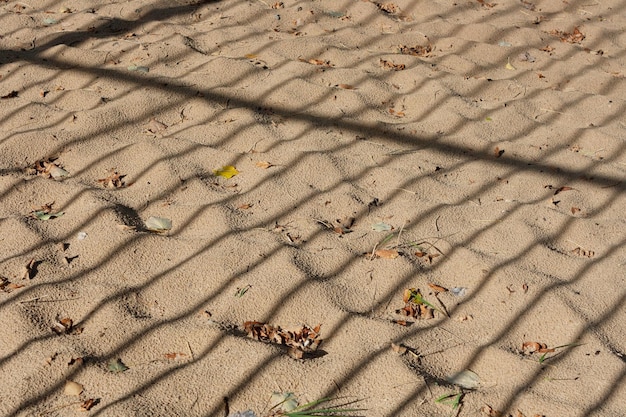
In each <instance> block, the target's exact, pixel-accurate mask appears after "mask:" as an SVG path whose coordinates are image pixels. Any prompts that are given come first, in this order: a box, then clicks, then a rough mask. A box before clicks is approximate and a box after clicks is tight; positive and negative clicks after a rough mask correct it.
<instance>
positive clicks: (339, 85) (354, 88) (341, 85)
mask: <svg viewBox="0 0 626 417" xmlns="http://www.w3.org/2000/svg"><path fill="white" fill-rule="evenodd" d="M335 87H339V88H343V89H344V90H356V87H354V86H352V85H350V84H337V85H336V86H335Z"/></svg>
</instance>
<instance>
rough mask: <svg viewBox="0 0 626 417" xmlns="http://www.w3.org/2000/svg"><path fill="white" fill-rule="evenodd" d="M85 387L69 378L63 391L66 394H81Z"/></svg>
mask: <svg viewBox="0 0 626 417" xmlns="http://www.w3.org/2000/svg"><path fill="white" fill-rule="evenodd" d="M84 389H85V388H84V387H83V386H82V385H81V384H79V383H78V382H74V381H70V380H67V381H65V387H64V388H63V393H64V394H65V395H72V396H76V397H77V396H79V395H80V394H81V393H82V392H83V390H84Z"/></svg>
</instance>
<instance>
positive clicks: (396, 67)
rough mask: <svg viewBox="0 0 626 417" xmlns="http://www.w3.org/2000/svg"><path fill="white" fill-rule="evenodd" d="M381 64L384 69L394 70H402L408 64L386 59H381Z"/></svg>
mask: <svg viewBox="0 0 626 417" xmlns="http://www.w3.org/2000/svg"><path fill="white" fill-rule="evenodd" d="M380 65H381V66H382V67H383V68H384V69H389V70H393V71H402V70H404V69H406V65H404V64H394V63H393V62H392V61H386V60H384V59H381V60H380Z"/></svg>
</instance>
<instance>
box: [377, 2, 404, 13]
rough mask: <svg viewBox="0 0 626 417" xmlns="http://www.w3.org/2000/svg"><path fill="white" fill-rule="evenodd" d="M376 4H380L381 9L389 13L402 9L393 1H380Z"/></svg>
mask: <svg viewBox="0 0 626 417" xmlns="http://www.w3.org/2000/svg"><path fill="white" fill-rule="evenodd" d="M376 6H378V9H379V10H381V11H383V12H385V13H389V14H395V13H398V12H399V11H400V8H399V7H398V6H397V5H395V4H393V3H378V4H376Z"/></svg>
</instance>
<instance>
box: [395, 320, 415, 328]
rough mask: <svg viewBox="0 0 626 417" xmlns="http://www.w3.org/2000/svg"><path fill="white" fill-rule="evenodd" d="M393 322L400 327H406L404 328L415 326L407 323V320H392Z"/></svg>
mask: <svg viewBox="0 0 626 417" xmlns="http://www.w3.org/2000/svg"><path fill="white" fill-rule="evenodd" d="M392 321H393V322H394V323H395V324H399V325H400V326H404V327H408V326H410V325H411V324H413V323H411V322H409V321H406V320H392Z"/></svg>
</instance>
